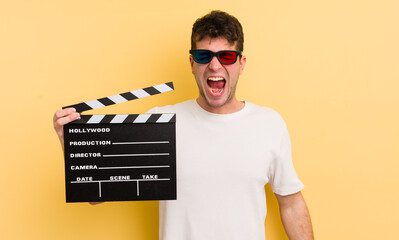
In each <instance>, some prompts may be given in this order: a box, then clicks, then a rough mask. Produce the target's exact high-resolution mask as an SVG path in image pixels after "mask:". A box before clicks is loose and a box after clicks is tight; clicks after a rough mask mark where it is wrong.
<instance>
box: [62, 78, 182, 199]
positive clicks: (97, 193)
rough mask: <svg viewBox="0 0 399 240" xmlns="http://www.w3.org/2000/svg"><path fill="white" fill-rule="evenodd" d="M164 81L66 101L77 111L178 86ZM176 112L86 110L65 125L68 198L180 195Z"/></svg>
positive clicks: (141, 96) (140, 197) (137, 197)
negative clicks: (97, 112) (93, 112)
mask: <svg viewBox="0 0 399 240" xmlns="http://www.w3.org/2000/svg"><path fill="white" fill-rule="evenodd" d="M173 90H174V87H173V83H172V82H169V83H164V84H160V85H156V86H152V87H148V88H143V89H139V90H135V91H131V92H126V93H122V94H117V95H114V96H110V97H105V98H101V99H97V100H93V101H88V102H84V103H79V104H75V105H70V106H66V107H63V108H68V107H74V108H75V109H76V111H77V112H83V111H86V110H91V109H96V108H100V107H105V106H109V105H112V104H118V103H122V102H126V101H131V100H134V99H139V98H143V97H148V96H152V95H155V94H159V93H165V92H169V91H173ZM175 123H176V115H175V114H174V113H164V114H123V115H122V114H119V115H81V117H80V119H78V120H75V121H73V122H71V123H68V124H66V125H65V126H64V150H65V181H66V183H65V184H66V202H97V201H139V200H174V199H176V130H175Z"/></svg>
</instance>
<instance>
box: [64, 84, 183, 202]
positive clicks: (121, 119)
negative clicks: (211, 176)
mask: <svg viewBox="0 0 399 240" xmlns="http://www.w3.org/2000/svg"><path fill="white" fill-rule="evenodd" d="M173 90H174V86H173V83H172V82H168V83H164V84H160V85H156V86H152V87H147V88H143V89H138V90H134V91H131V92H126V93H122V94H117V95H113V96H109V97H104V98H100V99H96V100H92V101H87V102H83V103H79V104H74V105H70V106H65V107H63V109H65V108H69V107H73V108H75V109H76V111H77V112H83V111H86V110H91V109H97V108H101V107H105V106H109V105H113V104H118V103H123V102H127V101H131V100H135V99H140V98H144V97H148V96H153V95H156V94H159V93H165V92H169V91H173ZM175 121H176V116H175V114H174V113H163V114H113V115H81V117H80V118H79V119H78V120H75V121H74V122H72V123H71V124H72V125H75V124H84V125H85V124H112V125H113V124H118V123H119V124H121V123H133V124H134V123H150V124H151V123H169V124H170V123H173V129H174V122H175ZM134 125H135V124H134ZM157 125H158V124H157ZM68 129H69V128H68ZM69 131H70V129H69ZM171 134H172V133H171ZM174 134H175V133H174V130H173V141H172V142H173V146H174ZM155 143H156V144H161V145H164V144H165V143H167V144H168V145H169V141H163V142H130V143H128V144H155ZM112 144H114V143H112ZM115 144H116V143H115ZM121 144H122V143H121ZM123 144H127V143H123ZM173 148H174V150H171V152H173V155H172V156H173V157H172V158H173V159H174V158H175V147H173ZM68 149H69V147H68ZM140 155H142V156H151V155H159V156H160V155H161V154H124V155H120V156H118V157H129V156H131V157H134V156H140ZM163 155H167V156H168V157H169V155H170V153H167V154H165V153H164V154H163ZM102 157H116V156H113V155H103V156H102ZM173 162H174V163H173V164H172V165H173V166H174V167H175V160H173ZM165 167H168V168H169V167H171V166H169V165H168V166H119V167H108V168H107V167H99V168H98V169H99V170H102V169H140V168H153V169H154V168H165ZM66 170H67V172H69V173H68V175H69V174H70V172H71V171H70V170H68V169H66ZM175 174H176V172H175V170H174V173H173V172H172V176H173V175H174V179H175ZM144 176H145V175H143V179H120V180H119V181H115V180H105V179H103V180H94V179H91V180H90V181H69V183H71V184H76V183H83V184H85V183H87V184H88V183H98V184H99V186H98V187H99V190H98V191H99V197H100V198H101V197H102V194H101V192H102V191H101V189H102V187H101V183H106V182H114V183H116V182H136V183H137V196H139V182H143V181H165V180H166V181H170V180H171V179H170V178H158V177H156V178H155V179H151V177H149V178H150V179H148V177H144ZM174 182H175V180H174ZM67 185H68V183H67ZM79 185H80V184H79ZM173 188H174V194H175V192H176V189H175V188H176V186H174V187H173ZM163 194H164V193H163ZM174 196H175V195H174ZM165 199H167V198H165ZM171 199H173V197H172V198H171ZM125 200H126V199H125ZM72 201H81V200H72ZM83 201H84V200H83ZM67 202H68V194H67Z"/></svg>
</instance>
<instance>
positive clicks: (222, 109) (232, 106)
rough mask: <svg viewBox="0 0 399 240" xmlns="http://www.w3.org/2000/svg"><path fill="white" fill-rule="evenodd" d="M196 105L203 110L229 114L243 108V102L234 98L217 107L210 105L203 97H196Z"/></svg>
mask: <svg viewBox="0 0 399 240" xmlns="http://www.w3.org/2000/svg"><path fill="white" fill-rule="evenodd" d="M196 101H197V103H198V105H200V107H201V108H203V109H204V110H206V111H208V112H211V113H215V114H230V113H235V112H238V111H240V110H241V109H243V108H244V106H245V102H244V101H238V100H237V99H236V98H234V99H231V100H230V101H228V102H226V103H225V104H224V105H222V106H219V107H213V106H210V105H209V104H208V103H207V102H206V100H205V99H203V98H201V97H199V98H197V99H196Z"/></svg>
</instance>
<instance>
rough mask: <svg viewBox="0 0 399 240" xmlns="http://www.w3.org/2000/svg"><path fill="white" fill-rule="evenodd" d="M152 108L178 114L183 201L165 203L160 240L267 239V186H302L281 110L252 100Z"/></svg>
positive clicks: (282, 191) (288, 189)
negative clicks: (231, 106)
mask: <svg viewBox="0 0 399 240" xmlns="http://www.w3.org/2000/svg"><path fill="white" fill-rule="evenodd" d="M150 112H153V113H176V161H177V200H171V201H160V203H159V238H160V240H244V239H245V240H247V239H250V240H263V239H265V228H264V221H265V218H266V196H265V188H264V187H265V185H266V184H267V183H270V185H271V187H272V189H273V191H274V192H275V193H277V194H279V195H289V194H293V193H296V192H299V191H300V190H301V189H302V188H303V184H302V183H301V181H300V180H299V179H298V177H297V174H296V173H295V169H294V166H293V164H292V159H291V143H290V138H289V135H288V131H287V127H286V125H285V122H284V120H283V119H282V118H281V117H280V115H279V114H278V113H277V112H275V111H273V110H271V109H268V108H265V107H260V106H257V105H254V104H251V103H248V102H246V103H245V107H244V108H243V109H242V110H240V111H238V112H235V113H232V114H214V113H210V112H207V111H205V110H204V109H202V108H201V107H200V106H199V105H198V104H197V102H196V101H195V100H189V101H185V102H182V103H178V104H176V105H173V106H165V107H157V108H154V109H151V110H150Z"/></svg>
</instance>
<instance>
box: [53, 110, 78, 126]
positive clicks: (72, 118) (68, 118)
mask: <svg viewBox="0 0 399 240" xmlns="http://www.w3.org/2000/svg"><path fill="white" fill-rule="evenodd" d="M79 116H80V114H79V113H77V112H75V113H72V114H70V115H67V116H66V117H62V118H58V119H57V120H56V121H55V123H56V124H57V125H58V126H64V125H65V124H67V123H70V122H72V121H75V120H76V119H78V118H79Z"/></svg>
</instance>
